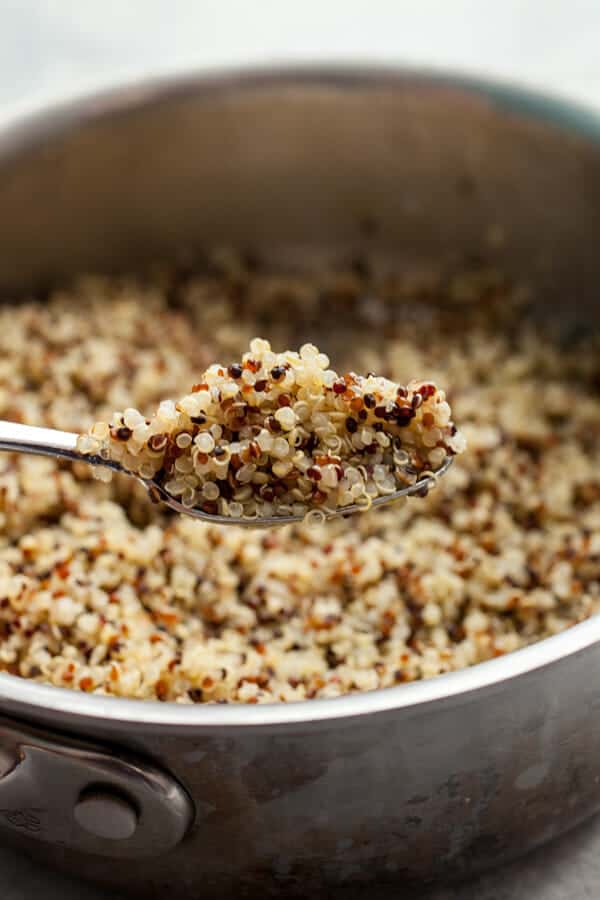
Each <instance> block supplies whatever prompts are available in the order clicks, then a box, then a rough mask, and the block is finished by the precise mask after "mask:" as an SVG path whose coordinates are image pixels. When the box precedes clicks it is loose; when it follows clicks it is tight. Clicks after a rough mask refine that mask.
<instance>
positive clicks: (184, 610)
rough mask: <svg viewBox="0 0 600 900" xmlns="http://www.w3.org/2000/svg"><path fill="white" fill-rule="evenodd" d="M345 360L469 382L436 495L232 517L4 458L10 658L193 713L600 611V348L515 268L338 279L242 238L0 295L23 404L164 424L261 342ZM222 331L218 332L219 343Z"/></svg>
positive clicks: (64, 418)
mask: <svg viewBox="0 0 600 900" xmlns="http://www.w3.org/2000/svg"><path fill="white" fill-rule="evenodd" d="M257 333H259V334H264V335H265V336H266V337H267V338H268V339H269V340H270V341H271V343H272V345H273V346H278V347H289V346H301V345H302V344H303V343H305V342H309V341H311V340H317V342H318V343H319V346H321V347H322V348H323V352H325V353H327V355H328V356H329V357H330V358H331V360H332V365H333V366H334V367H335V368H336V369H337V370H338V371H340V369H341V368H342V367H343V368H344V369H345V368H347V367H350V366H351V367H353V368H356V369H357V371H364V372H369V371H376V372H378V373H380V374H381V375H382V376H383V377H385V378H388V379H390V380H392V381H394V382H398V383H400V384H404V383H406V381H407V380H408V379H409V378H411V377H412V376H413V375H414V374H415V373H419V372H422V373H427V376H428V379H429V378H430V379H431V381H432V382H433V383H437V384H440V385H447V386H448V398H447V399H448V402H449V403H450V404H451V405H452V409H453V412H454V415H455V416H456V420H457V421H458V422H460V425H461V431H462V432H464V434H465V436H466V439H467V442H468V445H469V452H468V453H465V454H463V455H461V456H459V457H457V459H456V460H455V462H454V464H453V466H452V467H451V469H450V471H449V472H448V474H447V475H446V476H445V477H444V478H443V479H440V483H439V485H438V487H437V488H436V490H435V491H433V492H431V494H430V495H429V496H428V497H427V498H425V499H423V500H418V501H416V500H415V501H407V502H406V503H404V504H401V505H393V506H391V507H384V508H382V509H380V510H377V511H372V512H366V513H364V514H363V515H360V516H353V517H349V518H347V519H336V520H333V521H331V522H328V523H327V524H319V523H317V524H312V525H308V524H306V525H305V524H301V525H294V526H284V527H282V528H278V529H274V530H270V531H264V530H248V529H245V528H238V527H236V526H232V525H229V526H226V527H219V526H216V525H210V524H206V523H202V522H199V521H195V520H192V519H190V518H188V517H183V516H178V515H173V514H171V513H170V512H169V511H168V510H167V509H165V508H164V507H163V506H160V505H155V504H152V503H151V502H150V500H149V498H148V496H147V493H146V492H145V490H144V489H143V488H142V487H140V486H139V485H137V484H136V483H135V482H134V480H132V479H131V478H128V477H126V476H117V477H115V478H114V479H113V481H112V482H111V483H110V484H104V483H101V482H99V481H96V480H94V479H93V478H92V477H91V476H90V472H89V467H88V466H86V465H84V464H79V465H73V466H72V465H69V464H68V463H65V462H55V461H53V460H49V459H42V458H35V457H26V456H22V455H21V456H16V455H11V454H1V455H0V532H1V533H0V668H2V669H3V670H5V671H7V672H10V673H12V674H16V675H21V676H23V677H26V678H31V679H34V680H36V681H40V682H47V683H51V684H55V685H60V686H68V687H72V688H74V689H77V690H83V691H89V692H96V693H99V694H112V695H117V696H128V697H138V698H147V699H160V700H175V701H177V702H180V703H197V702H213V701H217V702H243V703H257V702H269V701H296V700H302V699H305V698H312V697H331V696H335V695H338V694H343V693H347V692H351V691H364V690H371V689H373V688H377V687H385V686H388V685H394V684H398V683H402V682H409V681H413V680H415V679H420V678H426V677H430V676H433V675H437V674H439V673H441V672H447V671H449V670H451V669H458V668H461V667H464V666H468V665H472V664H474V663H477V662H479V661H482V660H486V659H490V658H492V657H495V656H500V655H502V654H504V653H508V652H510V651H512V650H516V649H517V648H519V647H522V646H524V645H526V644H529V643H531V642H533V641H537V640H539V639H540V638H544V637H546V636H548V635H552V634H556V633H557V632H560V631H562V630H563V629H565V628H568V627H569V626H571V625H573V624H575V623H576V622H579V621H581V620H583V619H585V618H586V617H588V616H590V615H591V614H593V613H595V612H598V611H599V610H600V587H599V582H600V476H599V471H600V469H599V463H600V398H599V395H598V386H599V384H600V354H599V353H598V343H597V342H596V343H595V344H593V339H592V338H589V339H587V344H584V345H582V346H578V347H576V348H573V349H571V350H566V349H565V348H564V347H563V346H561V345H560V343H559V342H558V340H555V339H554V338H553V336H552V335H550V334H543V333H542V332H541V331H540V329H539V328H538V327H537V325H535V324H533V323H530V321H529V318H528V309H527V298H526V296H525V294H524V292H523V290H522V289H520V288H518V287H514V286H512V285H511V284H510V283H509V282H508V281H507V280H506V279H504V278H503V277H502V276H501V275H499V274H498V273H497V272H495V271H493V270H488V269H485V268H483V267H482V266H478V267H475V266H472V267H471V268H470V269H466V270H465V269H463V270H461V271H457V272H436V271H427V272H423V273H422V274H420V275H415V274H414V273H411V274H408V273H406V274H402V273H397V274H386V275H381V276H379V275H374V274H371V273H370V271H369V267H368V265H367V264H366V263H365V261H362V260H361V261H357V264H355V265H352V266H349V267H348V268H344V269H338V270H332V271H322V272H320V273H317V274H312V273H305V274H303V273H301V272H288V273H280V272H273V271H268V270H264V269H262V268H261V267H260V266H257V265H256V263H254V262H250V261H247V262H246V261H244V260H243V259H241V258H239V257H237V256H235V255H234V254H231V253H219V254H218V255H215V256H213V257H212V258H210V259H208V260H207V261H205V262H204V263H202V264H199V265H198V266H197V267H196V269H195V271H191V270H189V271H184V270H180V271H177V270H175V269H173V270H171V269H167V268H157V269H156V270H155V271H154V272H153V273H152V275H151V277H144V278H125V277H123V278H112V277H111V278H100V277H94V278H91V277H88V278H84V279H81V280H79V281H78V282H77V283H76V284H74V285H71V286H69V287H67V288H65V289H63V290H61V291H56V292H54V293H52V294H51V295H50V296H49V297H47V298H45V299H44V300H43V302H42V301H40V302H36V301H33V300H32V301H29V302H25V303H22V304H21V305H19V306H18V307H10V308H7V307H5V308H2V309H0V348H1V354H0V416H2V418H5V419H12V420H15V421H23V422H27V423H30V424H36V425H46V426H51V427H57V428H61V429H65V430H69V431H82V430H83V429H88V428H91V427H92V425H93V423H94V422H96V421H109V420H110V416H111V415H112V412H113V411H114V410H115V409H126V408H128V407H130V406H131V407H135V408H136V409H138V410H140V413H141V415H142V416H145V417H146V416H148V417H149V416H151V414H152V413H153V412H154V411H155V410H156V408H157V406H158V404H159V402H160V401H161V400H162V399H163V398H164V397H180V396H183V395H184V393H185V391H186V389H187V388H189V385H190V384H192V383H194V381H195V373H197V372H199V371H204V370H205V369H206V368H207V367H208V366H209V365H210V363H211V362H212V361H213V360H215V359H235V358H239V356H240V355H241V354H242V352H243V350H244V348H245V347H247V346H248V344H249V341H250V340H251V338H252V337H253V335H255V334H257ZM198 335H201V336H203V338H201V339H200V340H199V339H198Z"/></svg>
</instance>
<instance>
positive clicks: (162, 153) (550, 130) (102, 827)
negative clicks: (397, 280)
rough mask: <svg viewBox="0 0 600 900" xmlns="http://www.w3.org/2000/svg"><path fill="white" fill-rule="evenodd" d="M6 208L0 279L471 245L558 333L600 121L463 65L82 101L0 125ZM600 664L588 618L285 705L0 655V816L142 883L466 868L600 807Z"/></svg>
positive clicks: (229, 882) (45, 849)
mask: <svg viewBox="0 0 600 900" xmlns="http://www.w3.org/2000/svg"><path fill="white" fill-rule="evenodd" d="M0 210H1V213H2V214H1V215H0V248H1V253H0V287H1V288H2V291H3V293H4V294H5V295H6V296H7V297H11V296H15V295H16V294H18V293H21V292H23V291H25V290H28V289H30V288H32V287H36V288H43V287H44V285H46V284H47V283H48V282H49V281H50V280H54V279H56V278H60V277H64V276H65V275H67V274H68V273H70V272H72V271H74V270H76V269H81V268H86V269H87V268H108V267H122V266H123V265H127V266H128V267H131V266H132V265H133V264H135V263H136V262H137V261H139V260H142V259H144V258H147V257H148V256H155V255H162V256H164V255H165V254H167V253H169V252H175V251H177V250H179V249H180V248H181V247H182V246H184V245H185V244H190V243H192V242H200V243H210V244H214V243H233V244H238V245H242V246H255V245H258V246H260V247H261V248H263V249H264V248H268V249H269V252H270V253H271V254H272V255H273V256H276V257H278V258H283V257H292V256H293V257H295V258H297V257H298V256H299V255H304V256H306V257H307V258H308V257H310V258H311V259H314V258H316V257H318V256H320V255H323V254H324V253H325V254H327V255H331V254H332V253H336V252H339V251H342V250H343V251H344V252H347V251H348V250H361V249H364V248H368V249H369V251H370V252H372V253H374V254H376V255H377V256H378V257H380V258H381V259H382V260H385V259H386V258H390V257H392V258H393V259H394V262H395V264H396V265H411V264H412V263H414V262H415V261H419V260H422V259H427V258H429V259H431V258H442V257H447V256H449V255H450V256H457V255H462V254H464V253H477V254H492V255H494V256H495V258H497V259H498V261H499V263H500V264H501V265H502V266H504V267H505V268H506V269H507V270H508V271H509V272H512V273H514V274H516V275H519V276H525V277H526V278H527V279H528V280H529V281H530V282H531V284H532V285H533V286H534V288H536V289H537V295H538V296H539V304H538V309H539V312H540V314H541V315H543V316H544V317H548V316H552V317H557V318H558V319H559V320H560V321H561V322H562V323H564V326H565V329H566V332H567V333H568V332H569V330H570V329H572V328H573V327H578V326H583V327H584V328H590V327H594V325H595V324H596V323H597V322H598V313H599V312H600V302H598V295H599V293H600V253H598V247H597V243H598V234H600V122H599V120H598V119H596V118H594V117H593V116H591V115H589V114H587V113H586V112H584V111H582V110H580V109H577V108H575V107H573V106H569V105H565V104H563V103H559V102H556V101H553V100H548V99H546V98H540V97H537V96H533V95H530V94H527V93H525V92H523V91H519V90H514V89H512V88H504V87H499V86H497V85H491V84H487V83H486V84H484V83H481V82H468V81H466V80H464V79H456V78H447V77H442V76H430V75H422V74H415V73H410V72H402V71H400V72H390V71H377V70H366V71H365V70H354V69H351V70H344V71H338V70H335V71H332V70H329V71H315V70H311V69H307V70H300V71H297V70H296V71H283V72H281V71H279V72H266V73H244V74H229V75H223V76H217V77H211V78H207V77H202V78H196V77H193V78H190V79H186V80H180V81H177V82H170V83H159V84H152V83H151V84H144V85H141V86H137V87H134V88H127V89H124V90H121V91H118V92H116V93H112V94H109V95H104V96H100V97H95V98H92V99H89V100H86V101H84V102H80V103H76V104H73V105H70V106H67V107H63V108H59V109H56V110H53V111H51V112H50V113H49V114H46V115H43V116H39V117H37V118H35V119H33V120H31V121H29V122H26V123H25V124H23V125H21V126H19V127H17V128H15V129H13V130H11V131H8V132H6V133H5V134H4V135H3V136H2V137H1V139H0ZM490 228H491V229H492V233H493V234H494V235H496V236H497V235H498V234H499V233H500V231H502V233H503V234H504V241H503V243H502V246H501V247H498V245H497V241H494V242H492V244H491V245H490V244H489V243H488V242H487V237H488V236H489V235H490ZM599 684H600V619H598V618H594V619H592V620H590V621H588V622H586V623H584V624H581V625H578V626H576V627H575V628H573V629H571V630H570V631H568V632H567V633H565V634H563V635H560V636H558V637H555V638H551V639H550V640H546V641H544V642H542V643H540V644H538V645H536V646H533V647H531V648H528V649H526V650H521V651H519V652H517V653H513V654H511V655H509V656H508V657H505V658H503V659H499V660H496V661H493V662H488V663H485V664H483V665H480V666H477V667H475V668H472V669H470V670H467V671H463V672H458V673H455V674H451V675H445V676H442V677H439V678H436V679H433V680H431V681H426V682H421V683H416V684H411V685H407V686H399V687H396V688H390V689H387V690H384V691H375V692H373V693H369V694H363V695H356V696H349V697H344V698H339V699H335V700H312V701H308V702H304V703H299V704H294V705H287V706H286V705H273V706H271V705H269V706H248V707H246V706H243V707H242V706H226V707H223V706H207V707H202V706H200V707H192V708H190V707H180V706H177V705H174V704H160V703H141V702H138V701H126V700H118V699H110V698H109V699H105V698H101V697H96V696H89V695H86V694H81V693H72V692H68V691H64V690H59V689H56V688H49V687H43V686H39V685H36V684H33V683H28V682H27V681H23V680H19V679H17V678H14V677H12V676H8V675H0V708H1V719H0V835H1V838H2V840H5V841H13V842H14V843H17V844H19V845H20V846H21V847H22V848H23V849H25V850H26V851H27V852H29V853H31V854H35V855H36V856H37V857H39V858H40V859H41V860H46V861H49V862H51V863H53V864H55V865H58V866H60V867H61V868H64V869H66V870H70V871H73V872H78V873H81V874H82V875H85V876H86V877H88V878H92V879H95V880H97V881H98V882H101V883H103V884H105V885H111V886H114V887H117V886H118V887H120V888H126V889H131V890H134V891H135V890H137V891H139V892H140V893H142V894H143V896H144V897H147V898H152V897H164V896H165V895H166V896H180V895H181V896H189V897H194V898H198V897H202V896H212V895H217V896H218V895H223V896H227V895H229V894H230V893H231V892H234V893H235V895H238V896H246V895H253V894H257V895H258V894H260V895H261V896H263V897H264V896H272V895H275V894H277V893H279V894H281V895H285V896H295V895H298V896H303V897H306V896H314V895H317V894H318V892H319V890H320V889H325V888H327V889H333V888H334V887H337V886H347V885H349V884H350V883H352V884H353V885H357V884H365V885H367V884H372V883H374V882H378V883H380V884H390V885H394V886H395V888H396V889H397V888H398V887H399V886H406V885H408V884H421V883H423V882H424V881H427V880H430V879H433V878H438V877H455V876H464V875H468V874H470V873H472V872H474V871H476V870H479V869H482V868H484V867H486V866H491V865H497V864H500V863H502V862H504V861H506V860H508V859H510V858H511V857H514V856H516V855H518V854H520V853H523V852H524V851H526V850H528V849H529V848H531V847H533V846H535V845H537V844H540V843H541V842H543V841H546V840H548V839H550V838H552V837H554V836H555V835H558V834H559V833H561V832H563V831H565V830H566V829H568V828H570V827H572V826H573V825H575V824H576V823H577V822H579V821H580V820H581V819H583V818H585V817H586V816H588V815H589V814H591V813H592V812H594V811H595V810H597V809H598V808H599V807H600V691H599V689H598V685H599Z"/></svg>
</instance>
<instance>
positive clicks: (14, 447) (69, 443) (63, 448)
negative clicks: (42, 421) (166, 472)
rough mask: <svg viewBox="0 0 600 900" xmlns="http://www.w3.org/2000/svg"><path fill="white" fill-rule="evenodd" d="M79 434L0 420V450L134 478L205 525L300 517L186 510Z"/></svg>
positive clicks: (343, 511)
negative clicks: (88, 448) (86, 447)
mask: <svg viewBox="0 0 600 900" xmlns="http://www.w3.org/2000/svg"><path fill="white" fill-rule="evenodd" d="M78 437H79V435H78V434H75V433H73V432H70V431H58V430H56V429H54V428H37V427H35V426H33V425H21V424H20V423H17V422H5V421H0V450H10V451H12V452H16V453H30V454H33V455H35V456H53V457H57V458H60V459H70V460H75V461H76V462H83V463H87V465H88V466H105V467H106V468H108V469H112V470H113V471H115V472H123V473H124V474H125V475H129V476H130V477H131V478H135V479H136V480H137V481H139V482H140V483H141V484H143V485H144V487H145V488H146V490H147V491H148V493H149V494H150V496H151V498H152V499H153V500H156V501H158V500H161V501H162V502H163V503H164V504H165V505H166V506H168V507H169V508H170V509H172V510H174V511H175V512H178V513H181V514H182V515H186V516H192V517H193V518H195V519H202V520H203V521H205V522H213V523H216V524H217V525H247V526H251V527H254V528H256V527H268V526H270V525H289V524H290V523H292V522H301V521H302V520H303V516H269V517H267V516H264V517H261V518H257V519H249V518H243V517H241V518H236V517H234V516H219V515H216V514H213V513H206V512H204V511H203V510H202V509H196V508H193V509H188V508H187V507H186V506H183V504H181V503H179V502H178V501H177V500H176V499H175V498H174V497H172V496H171V495H170V494H169V493H167V491H166V490H165V489H164V487H163V486H162V485H161V484H160V483H159V482H158V481H156V480H155V479H152V478H142V477H141V476H139V475H136V474H134V473H133V472H128V471H127V470H126V469H124V468H123V467H122V466H121V465H120V463H118V462H114V461H113V460H110V459H102V457H101V456H93V455H91V456H87V455H85V456H84V455H83V454H82V453H80V452H79V450H78V449H77V439H78ZM451 462H452V457H451V456H448V457H447V458H446V460H445V461H444V463H443V464H442V465H441V466H440V468H439V469H437V471H436V472H435V473H434V474H433V475H425V476H424V477H423V478H420V479H419V480H418V481H416V482H415V483H414V484H410V485H408V486H407V487H404V488H401V489H400V490H397V491H394V492H393V493H392V494H382V495H381V496H379V497H375V499H374V500H373V502H372V504H371V506H374V507H379V506H384V505H385V504H387V503H393V502H394V501H395V500H399V499H400V497H410V496H411V495H414V494H419V493H420V492H422V491H423V492H427V491H428V490H429V488H432V487H433V486H434V484H435V482H436V480H437V478H438V477H439V476H440V475H444V474H445V473H446V472H447V471H448V469H449V468H450V464H451ZM357 512H364V507H361V506H357V505H356V504H352V505H351V506H342V507H340V508H339V509H336V510H333V511H331V512H329V513H327V512H326V511H325V510H324V511H323V514H324V516H325V518H327V519H333V518H335V517H337V516H349V515H352V514H353V513H357Z"/></svg>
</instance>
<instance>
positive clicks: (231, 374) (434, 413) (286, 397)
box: [78, 338, 465, 522]
mask: <svg viewBox="0 0 600 900" xmlns="http://www.w3.org/2000/svg"><path fill="white" fill-rule="evenodd" d="M464 448H465V440H464V437H463V436H462V434H460V432H459V431H458V430H457V428H456V426H455V425H454V423H453V422H452V419H451V411H450V406H449V405H448V403H447V402H446V395H445V393H444V391H442V390H439V389H438V388H437V387H436V385H435V384H432V383H431V382H423V381H411V382H410V383H409V384H408V385H407V386H406V387H404V386H402V385H399V384H396V383H395V382H393V381H390V380H389V379H388V378H382V377H378V376H376V375H375V374H374V373H370V374H369V375H367V376H366V377H364V376H361V375H356V374H355V373H354V372H349V373H347V374H345V375H343V376H340V375H338V374H337V372H335V371H334V370H333V369H330V368H329V357H328V356H326V355H325V354H324V353H321V352H320V351H319V349H318V348H317V347H315V346H314V344H304V346H303V347H301V348H300V351H299V352H298V353H296V352H294V351H286V352H285V353H273V351H272V350H271V345H270V343H269V342H268V341H265V340H263V339H260V338H254V340H253V341H251V343H250V350H249V352H247V353H245V354H244V355H243V357H242V359H241V360H240V362H235V363H231V364H229V365H221V364H219V363H213V365H212V366H210V367H209V368H208V369H207V370H206V371H205V372H204V374H203V375H202V377H201V380H200V381H199V382H198V383H196V384H195V385H194V386H193V387H192V390H191V393H189V394H187V395H186V396H185V397H182V398H181V399H180V400H179V401H177V402H174V401H173V400H163V401H162V403H161V404H160V405H159V407H158V410H157V412H156V413H154V415H152V416H151V418H150V419H146V418H145V417H144V416H143V415H142V413H141V412H139V410H137V409H134V408H132V407H129V408H127V409H125V411H124V412H116V413H114V414H113V416H112V418H111V420H110V422H96V423H95V424H94V425H93V426H92V428H91V429H90V430H89V432H88V433H87V434H84V435H81V436H80V438H79V441H78V449H79V450H80V451H81V452H82V453H83V454H86V455H88V454H93V455H95V456H100V457H101V458H104V459H110V460H112V461H113V462H117V463H119V465H120V466H122V468H123V469H125V470H126V471H128V472H133V473H135V474H137V475H139V476H140V477H141V478H143V479H145V480H151V481H152V482H153V483H155V484H156V483H158V484H159V485H160V486H161V487H163V488H164V489H165V490H166V492H167V493H168V494H169V495H171V496H172V497H173V498H175V499H176V500H178V501H179V502H180V503H181V504H182V506H184V507H185V508H187V509H196V508H197V509H200V510H202V511H203V512H205V513H209V514H211V515H220V516H225V517H234V518H237V519H239V518H244V519H250V520H252V519H261V518H265V517H267V518H270V517H277V516H294V517H295V518H300V519H302V518H305V517H306V518H307V520H308V521H317V522H318V521H322V520H323V519H325V518H326V517H327V516H328V515H331V514H333V513H335V511H336V510H338V509H344V508H347V507H351V506H358V508H359V509H361V510H366V509H369V507H370V506H371V504H372V502H373V500H375V499H376V498H377V497H385V496H388V495H390V494H393V493H394V492H396V491H398V490H401V489H402V488H406V487H409V486H413V485H415V484H417V481H418V479H419V476H422V475H423V474H424V473H427V472H431V471H433V472H435V471H437V470H438V469H440V467H441V466H442V465H443V464H444V463H445V462H446V460H447V458H448V457H449V456H453V455H454V454H455V453H460V452H461V451H462V450H464ZM104 471H106V470H104ZM108 471H109V472H110V470H108ZM102 474H103V473H102ZM426 493H427V489H426V488H425V489H424V494H426Z"/></svg>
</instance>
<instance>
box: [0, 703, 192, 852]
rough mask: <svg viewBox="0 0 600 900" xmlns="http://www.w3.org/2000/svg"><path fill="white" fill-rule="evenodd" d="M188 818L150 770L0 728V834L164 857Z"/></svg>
mask: <svg viewBox="0 0 600 900" xmlns="http://www.w3.org/2000/svg"><path fill="white" fill-rule="evenodd" d="M193 818H194V811H193V805H192V802H191V800H190V798H189V796H188V794H187V792H186V791H185V790H184V789H183V787H182V786H181V785H180V784H179V783H178V782H177V781H175V779H174V778H172V776H170V775H168V774H166V773H165V772H163V771H161V770H160V769H158V768H157V767H155V766H154V765H153V764H151V763H149V762H146V761H145V760H140V759H136V758H134V757H130V756H129V755H124V754H121V753H120V752H119V753H113V752H112V751H109V750H107V749H103V748H101V747H97V746H95V745H92V744H87V743H86V744H84V743H81V742H79V741H76V740H71V738H67V737H65V738H63V737H61V736H58V735H50V734H49V733H47V732H45V731H44V732H42V731H40V730H37V729H33V728H29V727H26V726H24V725H22V724H21V723H16V722H8V721H7V720H4V719H3V720H2V721H0V831H1V830H2V829H4V828H8V829H11V830H12V831H15V832H18V833H20V834H22V835H24V836H25V835H26V836H27V837H29V838H33V839H34V840H38V841H45V842H47V843H50V844H55V845H58V846H59V847H64V848H68V849H71V850H79V851H82V852H84V853H92V854H99V855H101V856H109V857H119V858H123V857H132V858H135V857H145V856H156V855H158V854H162V853H165V852H166V851H168V850H170V849H172V848H173V847H174V846H176V845H177V844H178V843H179V842H180V841H181V840H182V839H183V837H184V835H185V834H186V832H187V831H188V829H189V827H190V825H191V823H192V821H193Z"/></svg>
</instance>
